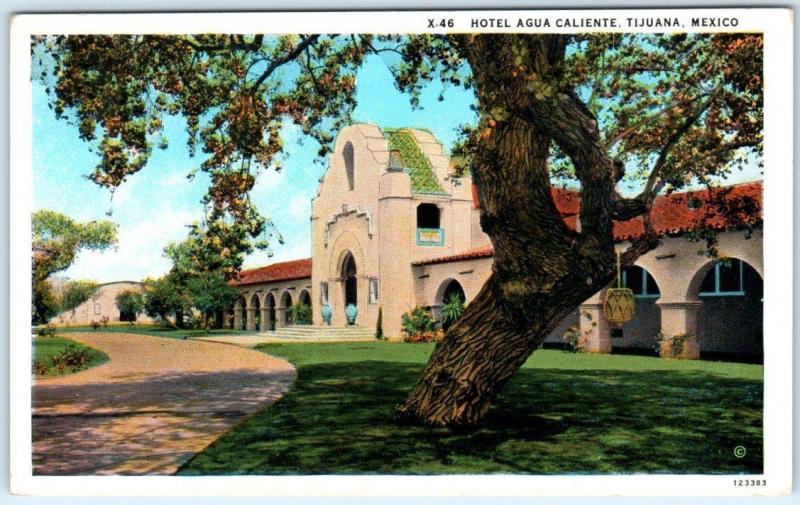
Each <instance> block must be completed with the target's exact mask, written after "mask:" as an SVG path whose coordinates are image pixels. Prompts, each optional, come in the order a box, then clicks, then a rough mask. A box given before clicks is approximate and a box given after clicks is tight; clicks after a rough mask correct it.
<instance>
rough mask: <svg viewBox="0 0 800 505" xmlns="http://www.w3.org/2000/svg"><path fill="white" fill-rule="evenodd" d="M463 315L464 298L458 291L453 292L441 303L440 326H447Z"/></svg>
mask: <svg viewBox="0 0 800 505" xmlns="http://www.w3.org/2000/svg"><path fill="white" fill-rule="evenodd" d="M462 315H464V299H463V298H461V295H459V294H458V293H453V294H452V295H450V296H449V297H448V298H447V300H445V302H444V305H442V327H444V328H445V329H447V328H449V327H450V325H451V324H453V323H455V322H456V321H458V320H459V319H460V318H461V316H462Z"/></svg>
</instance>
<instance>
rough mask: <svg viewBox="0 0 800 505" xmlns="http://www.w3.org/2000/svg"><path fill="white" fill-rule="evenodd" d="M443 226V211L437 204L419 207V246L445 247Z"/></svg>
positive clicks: (422, 204)
mask: <svg viewBox="0 0 800 505" xmlns="http://www.w3.org/2000/svg"><path fill="white" fill-rule="evenodd" d="M440 226H441V210H440V209H439V207H438V206H437V205H436V204H435V203H421V204H419V205H418V206H417V245H426V246H442V245H444V230H443V229H442V228H440Z"/></svg>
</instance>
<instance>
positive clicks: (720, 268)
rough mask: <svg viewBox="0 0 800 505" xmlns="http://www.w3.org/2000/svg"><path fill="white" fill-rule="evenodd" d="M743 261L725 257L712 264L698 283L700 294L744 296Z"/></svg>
mask: <svg viewBox="0 0 800 505" xmlns="http://www.w3.org/2000/svg"><path fill="white" fill-rule="evenodd" d="M744 294H745V290H744V263H742V261H741V260H737V259H725V260H720V261H717V262H716V263H714V266H713V267H712V268H711V270H710V271H709V272H708V273H707V274H706V276H705V278H703V283H702V284H700V296H744Z"/></svg>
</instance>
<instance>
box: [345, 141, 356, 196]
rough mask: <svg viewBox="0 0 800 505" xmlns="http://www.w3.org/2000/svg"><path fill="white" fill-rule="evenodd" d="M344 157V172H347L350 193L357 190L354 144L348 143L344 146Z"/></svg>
mask: <svg viewBox="0 0 800 505" xmlns="http://www.w3.org/2000/svg"><path fill="white" fill-rule="evenodd" d="M342 155H343V156H344V170H345V172H347V185H348V187H349V188H350V191H353V188H355V171H356V167H355V154H354V153H353V144H352V142H348V143H346V144H345V145H344V150H343V152H342Z"/></svg>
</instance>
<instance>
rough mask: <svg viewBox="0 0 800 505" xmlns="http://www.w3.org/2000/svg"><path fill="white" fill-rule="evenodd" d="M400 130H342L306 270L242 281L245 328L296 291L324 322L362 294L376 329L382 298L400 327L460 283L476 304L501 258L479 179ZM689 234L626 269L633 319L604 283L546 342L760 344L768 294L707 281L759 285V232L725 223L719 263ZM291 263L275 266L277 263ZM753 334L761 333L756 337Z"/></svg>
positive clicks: (315, 216) (749, 347)
mask: <svg viewBox="0 0 800 505" xmlns="http://www.w3.org/2000/svg"><path fill="white" fill-rule="evenodd" d="M392 132H393V131H384V130H382V129H381V128H379V127H377V126H375V125H370V124H357V125H353V126H350V127H348V128H345V129H343V130H342V131H341V132H340V134H339V136H338V138H337V140H336V144H335V149H334V151H333V153H332V154H331V155H330V159H329V166H328V170H327V171H326V173H325V175H324V177H323V178H322V179H321V182H320V185H319V188H318V191H317V196H316V197H315V198H314V199H313V201H312V211H311V217H310V219H311V229H312V237H311V238H312V240H311V243H312V250H311V259H310V261H309V260H303V261H308V262H309V264H308V268H307V271H306V273H300V274H298V273H297V271H293V272H294V273H292V274H291V275H294V277H295V278H291V279H285V278H282V277H281V276H280V275H278V274H276V275H274V276H273V277H270V278H268V279H267V280H265V281H263V282H260V283H253V282H250V283H246V284H242V285H240V289H241V291H242V295H243V296H242V299H241V300H240V302H239V303H238V304H237V307H236V308H235V311H234V323H233V324H234V326H235V327H237V328H246V329H256V328H257V329H262V330H263V329H269V328H271V327H272V324H271V322H272V321H273V320H277V326H278V327H280V326H282V325H284V324H286V323H287V319H286V316H285V314H286V312H287V310H288V305H287V298H286V297H287V296H288V297H289V298H288V299H290V300H291V302H292V303H296V302H297V300H298V299H299V295H300V293H301V292H303V293H306V294H305V295H304V296H307V299H308V300H310V303H311V305H312V307H313V324H314V325H322V324H324V323H323V320H322V315H321V307H322V306H323V305H325V304H327V305H329V306H330V309H331V313H332V321H331V324H332V325H334V326H344V325H345V324H347V320H346V314H345V309H346V306H347V305H348V304H353V305H355V306H356V307H357V309H358V316H357V318H356V324H357V325H359V326H367V327H372V328H374V326H375V323H376V320H377V316H378V308H379V307H382V308H383V329H384V333H385V334H387V335H389V336H399V335H400V321H401V316H402V314H403V313H404V312H406V311H408V310H410V309H412V308H414V307H415V306H424V307H429V308H430V309H431V310H432V311H433V313H434V314H438V313H439V310H440V308H441V305H442V303H443V299H444V295H445V293H446V292H450V290H453V289H459V288H460V292H463V293H464V295H465V297H466V300H467V302H469V300H471V299H473V298H474V297H475V295H476V294H477V293H478V291H479V290H480V288H481V287H482V285H483V283H484V282H485V280H486V279H487V278H488V276H489V275H490V273H491V268H492V261H493V257H492V252H491V244H490V241H489V238H488V237H487V236H486V235H485V234H484V233H483V231H482V230H481V229H480V221H479V218H480V211H479V209H478V208H477V205H476V203H475V201H474V199H473V192H472V181H471V179H470V177H469V176H468V175H467V176H461V177H455V176H453V174H452V173H451V170H450V166H449V159H448V158H447V156H446V155H445V153H444V151H443V149H442V146H441V144H439V143H438V142H437V141H436V139H435V138H434V137H433V136H432V135H431V134H430V133H429V132H427V131H423V130H413V129H408V130H401V131H400V133H401V134H402V135H401V137H402V138H400V137H397V136H394V137H393V135H398V134H397V133H396V132H395V133H392ZM408 135H410V137H409V136H408ZM409 139H413V146H412V147H411V148H408V147H407V146H406V147H404V148H403V149H405V150H403V149H398V148H397V145H398V141H399V140H406V141H407V140H409ZM393 146H394V147H393ZM409 149H416V150H418V151H410V150H409ZM417 152H419V153H422V154H423V155H424V158H425V159H426V160H427V164H420V162H419V161H418V160H416V161H415V163H416V166H411V167H410V166H409V165H410V164H411V161H409V160H411V159H412V156H411V155H413V154H414V153H417ZM423 165H424V166H423ZM420 166H422V169H420V168H419V167H420ZM426 177H427V179H426ZM431 188H434V190H431ZM759 191H760V186H759ZM668 231H669V230H668ZM680 233H681V231H680V230H676V233H667V234H666V235H665V236H664V238H663V240H662V244H661V245H660V246H659V247H658V248H656V249H655V250H653V251H651V252H649V253H648V254H646V255H644V256H642V257H641V258H640V259H639V260H638V262H637V266H638V267H639V269H631V270H630V272H626V273H627V274H628V275H629V276H630V277H631V279H630V282H628V284H635V283H637V282H640V283H643V286H644V287H643V288H642V289H639V290H638V291H640V292H638V293H637V296H636V302H637V311H636V315H635V317H634V319H633V320H632V321H631V322H629V323H628V324H626V325H625V326H624V327H623V328H622V331H621V332H620V331H612V328H611V327H610V325H609V324H608V323H607V322H606V321H605V318H604V316H603V315H602V307H603V297H604V292H601V293H598V294H597V295H595V296H593V297H592V298H591V299H589V300H587V301H586V303H584V304H583V305H582V306H581V307H580V308H579V309H578V310H576V312H575V314H573V315H572V316H570V317H568V318H567V319H566V320H565V321H563V322H562V324H560V325H559V326H558V327H557V328H556V329H555V330H554V332H553V334H552V335H551V336H550V337H549V338H548V339H547V341H546V343H557V342H561V337H562V335H563V333H564V332H565V331H566V330H567V329H568V328H569V327H570V326H575V327H580V330H581V331H582V332H583V333H584V334H585V336H586V337H587V346H588V349H589V350H591V351H594V352H611V351H612V349H614V350H626V349H646V348H651V347H653V345H654V344H655V341H656V337H657V335H658V334H659V333H662V334H664V335H666V336H672V335H677V334H687V335H690V336H691V338H690V339H689V340H688V341H687V344H686V353H685V354H686V356H687V357H697V356H698V354H699V352H700V351H704V352H709V353H713V352H721V353H738V354H748V353H755V354H758V353H760V352H761V345H762V344H761V342H760V340H759V339H760V336H758V335H760V333H759V332H760V331H761V323H762V322H761V320H760V316H759V314H760V313H761V312H760V311H761V305H760V304H761V303H762V302H761V299H760V298H758V297H757V298H758V299H757V300H753V299H752V297H750V296H749V295H747V294H746V293H744V289H743V286H742V283H743V282H744V278H745V276H744V273H739V274H738V275H739V284H740V285H739V288H741V289H735V290H733V289H728V287H729V286H727V284H726V285H725V286H723V289H721V290H720V289H719V282H720V281H719V279H717V280H716V281H715V280H713V279H712V281H709V280H708V277H709V276H712V277H713V276H714V275H716V276H717V277H720V276H723V277H724V278H723V284H725V283H728V284H730V283H731V282H735V280H736V279H734V277H735V275H733V274H736V272H734V271H733V270H735V269H737V268H738V269H739V270H738V272H748V274H747V279H750V280H751V281H752V282H751V284H753V285H756V284H758V283H760V279H761V276H762V275H763V257H762V237H761V233H760V231H757V232H756V233H755V234H754V235H753V236H752V237H750V238H746V237H745V236H744V235H743V234H742V233H740V232H724V233H721V235H720V244H719V252H720V256H721V257H725V258H730V259H731V261H733V263H730V261H728V263H726V264H725V265H726V266H725V267H724V268H722V269H721V270H720V271H719V272H718V271H717V270H718V269H720V268H721V267H717V266H716V265H718V264H719V262H718V261H715V260H712V259H710V258H708V257H707V256H704V255H701V254H698V249H701V248H702V244H698V243H696V242H690V241H688V240H687V239H686V238H684V237H682V236H680ZM625 245H626V244H625V243H624V242H623V243H621V244H620V246H619V247H620V248H624V247H625ZM739 260H740V261H739ZM730 264H732V265H734V266H730ZM281 265H282V264H275V265H273V267H275V269H276V270H275V271H276V272H278V271H279V270H280V268H281ZM743 265H746V267H745V266H743ZM270 268H271V267H270ZM732 269H733V270H732ZM642 272H646V274H643V273H642ZM720 272H722V273H720ZM731 272H733V274H731ZM750 272H755V274H752V273H750ZM243 274H247V272H243ZM298 276H300V277H299V278H296V277H298ZM648 276H649V277H648ZM726 276H727V277H726ZM633 277H636V279H634V278H633ZM731 279H733V280H731ZM704 282H705V283H706V284H708V283H709V282H711V284H714V282H716V284H714V286H716V288H717V289H716V291H709V288H708V285H711V284H708V285H706V286H705V288H704V289H705V291H706V292H703V293H701V285H702V284H703V283H704ZM635 291H636V290H635ZM751 291H752V290H751ZM273 307H274V309H273ZM726 311H733V312H734V314H733V315H729V314H727V313H726ZM737 314H738V315H737ZM731 317H732V318H733V319H734V320H736V318H737V317H739V318H740V319H741V318H745V319H742V320H741V321H738V323H737V325H736V327H731V325H726V324H725V321H729V320H731V319H730V318H731ZM262 322H263V324H262ZM747 332H750V333H751V334H753V335H756V336H753V335H751V336H750V337H748V336H747V335H746V334H745V333H747ZM612 334H613V336H612ZM698 336H699V337H700V338H699V343H698V340H697V337H698ZM751 337H752V338H751ZM748 339H749V340H748ZM756 340H758V342H756Z"/></svg>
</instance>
